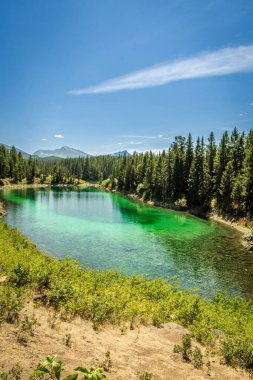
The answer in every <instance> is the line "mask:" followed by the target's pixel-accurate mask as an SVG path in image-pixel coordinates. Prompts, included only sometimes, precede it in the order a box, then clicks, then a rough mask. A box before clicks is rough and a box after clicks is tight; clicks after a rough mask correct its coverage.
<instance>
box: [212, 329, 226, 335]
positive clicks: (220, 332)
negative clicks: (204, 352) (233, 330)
mask: <svg viewBox="0 0 253 380" xmlns="http://www.w3.org/2000/svg"><path fill="white" fill-rule="evenodd" d="M213 332H214V333H215V335H217V336H224V335H225V334H224V332H223V331H221V330H219V329H213Z"/></svg>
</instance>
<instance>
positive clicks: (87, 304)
mask: <svg viewBox="0 0 253 380" xmlns="http://www.w3.org/2000/svg"><path fill="white" fill-rule="evenodd" d="M0 252H1V255H0V280H1V281H0V323H1V322H4V321H6V322H8V323H13V322H15V321H16V320H18V318H19V310H20V309H21V308H22V305H23V303H24V301H25V299H27V297H29V296H30V297H31V296H32V295H33V297H34V299H35V300H36V302H40V303H43V304H44V305H46V306H51V307H53V308H54V309H55V310H57V311H58V312H59V313H61V315H62V317H64V318H69V319H71V318H73V317H75V316H77V315H78V316H80V317H82V318H85V319H89V320H91V321H92V323H93V327H94V328H95V329H97V328H99V326H100V325H101V324H104V323H112V324H123V323H126V322H129V326H130V328H134V327H135V326H137V325H138V324H153V325H156V326H159V325H161V324H162V323H165V322H168V321H171V320H173V321H177V322H178V323H180V324H182V325H183V326H185V327H186V328H188V329H189V331H190V332H191V334H192V336H194V337H195V338H196V339H197V340H198V341H199V342H200V343H202V344H204V345H207V346H208V347H209V348H210V350H212V351H214V352H220V353H221V354H222V355H223V357H224V359H225V361H226V363H227V364H230V365H239V366H241V367H244V368H246V369H248V370H252V369H253V330H252V325H253V304H252V302H247V301H244V300H242V299H240V298H235V299H228V298H226V297H225V296H224V295H222V294H220V293H218V294H217V295H216V296H215V297H214V299H213V300H212V301H210V302H208V301H205V300H203V299H202V298H201V297H200V296H199V295H197V294H193V293H192V292H190V291H185V290H184V291H183V290H180V289H179V288H178V286H177V285H176V284H175V283H174V284H173V283H169V282H168V281H166V280H164V279H161V278H159V279H156V280H153V281H149V280H148V279H147V278H146V277H145V276H132V277H127V276H125V275H123V274H121V273H117V272H115V271H96V270H91V269H88V270H83V269H82V268H81V267H80V266H79V265H78V264H77V262H75V261H73V260H70V259H64V260H62V261H57V260H55V259H53V258H51V257H48V256H46V255H44V254H43V253H41V252H40V251H39V250H38V249H37V248H36V247H35V246H34V245H33V244H32V243H31V242H30V241H29V240H28V239H27V238H25V237H24V236H22V235H21V234H20V233H19V232H17V231H16V230H15V229H13V228H11V227H9V226H7V225H6V224H5V223H3V222H1V223H0Z"/></svg>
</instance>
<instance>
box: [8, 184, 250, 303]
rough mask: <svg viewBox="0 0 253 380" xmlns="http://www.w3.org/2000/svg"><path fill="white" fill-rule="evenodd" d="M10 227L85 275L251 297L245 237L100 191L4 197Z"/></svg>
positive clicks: (35, 191) (26, 192)
mask: <svg viewBox="0 0 253 380" xmlns="http://www.w3.org/2000/svg"><path fill="white" fill-rule="evenodd" d="M0 201H2V202H4V203H5V204H6V206H7V209H8V215H7V217H6V218H5V220H6V222H7V223H8V224H10V225H12V226H14V227H16V228H17V229H18V230H19V231H21V232H22V233H23V234H25V235H26V236H28V237H29V238H30V239H31V240H32V241H33V242H34V243H35V244H36V245H37V246H38V247H39V248H40V249H41V250H43V251H45V252H46V253H48V254H50V255H52V256H57V257H58V258H60V259H61V258H63V257H66V256H69V257H72V258H75V259H77V260H78V261H79V262H80V263H81V264H82V265H83V267H84V268H87V267H89V268H96V269H109V268H110V269H116V270H119V271H121V272H124V273H126V274H128V275H131V274H136V273H139V274H147V275H148V276H149V278H155V277H158V276H162V277H165V278H171V277H173V276H176V277H177V278H178V280H179V284H180V287H182V288H194V289H198V290H199V292H200V294H201V295H203V296H204V297H211V296H212V295H214V294H215V292H216V290H217V289H219V290H223V291H224V290H225V291H226V292H227V294H228V295H229V296H236V295H240V296H243V297H245V298H252V295H253V255H252V254H250V253H249V252H247V251H246V250H244V249H243V247H242V246H241V243H240V234H239V233H237V232H236V231H234V230H232V229H230V228H227V227H226V226H223V225H221V224H218V223H215V222H210V221H205V220H202V219H198V218H196V217H193V216H191V215H188V214H186V213H181V212H175V211H171V210H165V209H161V208H156V207H151V206H146V205H143V204H140V203H137V202H134V201H132V200H129V199H128V198H126V197H124V196H121V195H116V194H111V193H107V192H102V191H97V190H94V189H78V190H76V189H71V188H68V189H66V188H65V189H64V188H52V189H48V188H43V189H21V190H20V189H19V190H1V191H0Z"/></svg>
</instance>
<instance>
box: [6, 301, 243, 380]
mask: <svg viewBox="0 0 253 380" xmlns="http://www.w3.org/2000/svg"><path fill="white" fill-rule="evenodd" d="M33 315H34V318H35V319H36V320H37V322H36V324H35V325H34V335H33V336H31V334H30V331H22V328H21V326H22V320H24V319H25V316H28V317H29V320H31V319H32V316H33ZM20 321H21V322H19V325H17V324H7V323H4V324H2V325H1V326H0V372H1V371H7V370H9V369H10V368H11V367H12V365H13V364H14V363H19V364H20V365H21V366H22V368H23V373H22V377H21V378H22V380H23V379H24V380H25V379H29V376H30V375H31V374H32V372H33V370H34V369H35V367H36V366H37V364H38V363H39V362H40V361H42V360H43V359H44V358H45V357H46V355H48V354H56V355H57V358H58V359H61V360H63V362H64V368H65V372H64V373H65V374H69V373H70V372H71V370H73V369H74V368H75V367H77V366H79V365H82V366H86V367H91V366H99V365H101V364H102V363H103V362H104V361H105V358H106V352H108V351H109V352H110V358H111V361H112V366H111V368H110V370H109V371H108V372H107V376H108V378H109V379H110V380H135V379H139V376H140V374H141V373H143V372H149V373H152V375H153V376H152V380H184V379H185V380H186V379H187V380H191V379H192V380H193V379H194V380H198V379H217V380H226V379H227V380H228V379H231V380H232V379H242V380H243V379H249V375H248V374H247V373H245V372H244V371H242V370H235V369H233V368H230V367H228V366H226V365H224V364H221V359H220V358H219V357H215V356H209V357H207V354H206V352H205V349H204V348H203V347H201V346H199V347H200V348H201V351H202V353H203V355H204V365H203V369H196V368H194V366H193V365H192V364H191V363H186V362H184V361H183V360H182V358H181V354H175V353H173V348H174V345H175V344H181V343H182V336H183V335H184V334H185V333H187V331H186V330H185V329H184V328H183V327H182V326H180V325H178V324H176V323H167V324H165V325H164V326H163V327H162V328H157V327H154V326H150V327H144V326H141V327H136V328H134V329H133V330H130V329H129V327H127V326H121V327H120V326H104V327H103V328H101V329H100V330H99V331H95V330H94V329H93V328H92V325H91V323H90V322H87V321H84V320H81V319H80V318H76V319H74V320H73V321H71V322H66V321H62V320H60V319H58V318H57V317H55V316H54V314H53V312H50V311H49V310H47V309H46V308H44V307H34V306H33V304H32V303H27V305H26V306H25V308H24V309H23V311H22V312H21V315H20ZM28 330H29V328H28ZM193 346H196V343H194V342H193ZM208 360H210V363H211V370H210V374H208V371H207V366H206V363H207V361H208Z"/></svg>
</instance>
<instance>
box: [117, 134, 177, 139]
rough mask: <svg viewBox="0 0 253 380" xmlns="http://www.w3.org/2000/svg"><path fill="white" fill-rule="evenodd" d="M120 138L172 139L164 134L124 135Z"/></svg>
mask: <svg viewBox="0 0 253 380" xmlns="http://www.w3.org/2000/svg"><path fill="white" fill-rule="evenodd" d="M119 137H120V138H133V139H134V138H135V139H150V140H157V139H158V140H170V139H171V138H170V137H165V136H164V135H157V136H144V135H123V136H119Z"/></svg>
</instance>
